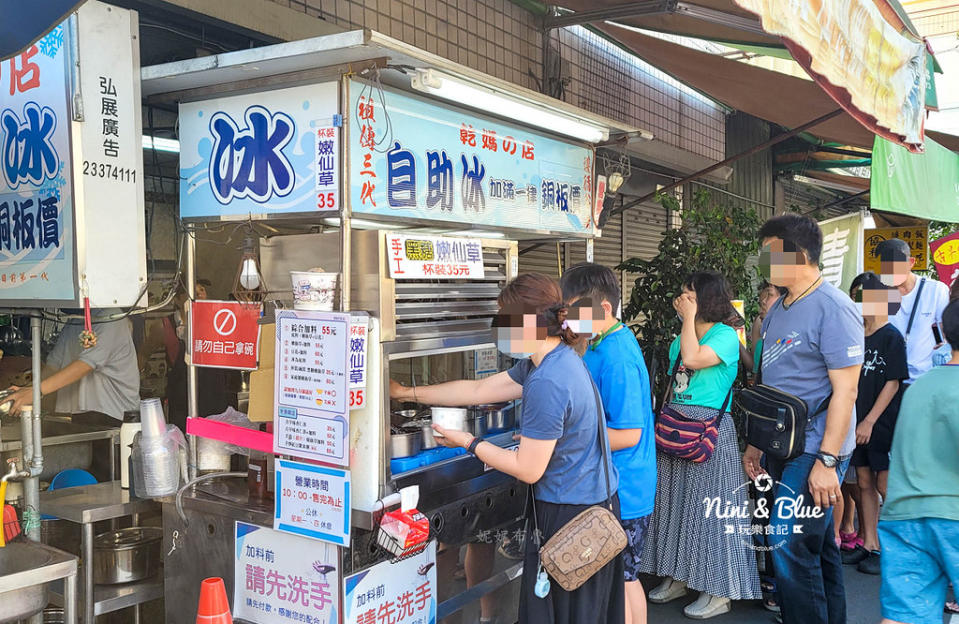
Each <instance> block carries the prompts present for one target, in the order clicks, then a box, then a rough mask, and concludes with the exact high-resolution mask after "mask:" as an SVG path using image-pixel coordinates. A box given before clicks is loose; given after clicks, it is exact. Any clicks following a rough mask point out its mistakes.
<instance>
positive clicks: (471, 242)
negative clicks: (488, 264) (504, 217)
mask: <svg viewBox="0 0 959 624" xmlns="http://www.w3.org/2000/svg"><path fill="white" fill-rule="evenodd" d="M386 253H387V260H388V262H389V267H390V277H392V278H393V279H437V278H440V279H443V278H445V279H483V277H484V271H483V245H482V243H480V241H478V240H476V239H471V238H441V237H436V236H407V235H405V234H393V233H389V234H387V235H386Z"/></svg>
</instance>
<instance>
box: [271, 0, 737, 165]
mask: <svg viewBox="0 0 959 624" xmlns="http://www.w3.org/2000/svg"><path fill="white" fill-rule="evenodd" d="M272 1H274V2H277V3H279V4H282V5H284V6H288V7H290V8H293V9H299V10H302V11H304V12H306V13H308V14H310V15H313V16H319V17H322V18H323V19H326V20H329V21H331V22H333V23H335V24H337V25H338V26H342V27H344V28H358V27H365V28H370V29H373V30H377V31H379V32H381V33H383V34H385V35H388V36H390V37H394V38H396V39H400V40H402V41H405V42H406V43H410V44H412V45H415V46H417V47H419V48H422V49H425V50H427V51H428V52H432V53H434V54H438V55H440V56H443V57H445V58H448V59H450V60H453V61H456V62H458V63H461V64H463V65H467V66H469V67H472V68H474V69H477V70H479V71H482V72H485V73H488V74H491V75H493V76H496V77H498V78H502V79H504V80H509V81H510V82H513V83H515V84H519V85H522V86H524V87H527V88H530V89H537V90H538V84H537V80H536V79H538V78H539V76H540V75H541V64H542V47H543V46H542V34H541V30H540V28H539V26H538V19H537V18H536V17H534V16H533V15H532V14H531V13H529V12H528V11H526V10H525V9H523V8H521V7H519V6H517V5H516V4H514V3H512V2H510V1H509V0H365V1H363V0H272ZM551 44H552V46H553V47H554V48H555V49H557V50H559V52H560V55H561V58H562V59H563V65H562V67H563V69H562V71H563V75H566V76H569V78H570V79H571V81H570V83H569V85H568V86H567V88H566V96H565V99H566V101H568V102H570V103H572V104H575V105H577V106H580V107H582V108H584V109H586V110H589V111H592V112H594V113H598V114H602V115H606V116H608V117H611V118H614V119H617V120H621V121H625V122H628V123H631V124H632V125H635V126H638V127H641V128H645V129H647V130H649V131H651V132H652V133H653V134H655V135H656V136H657V138H660V139H662V140H663V141H665V142H667V143H669V144H671V145H675V146H677V147H681V148H683V149H686V150H689V151H691V152H695V153H697V154H700V155H702V156H706V157H708V158H713V159H717V160H720V159H722V158H723V157H724V156H725V153H724V149H725V118H724V113H723V111H722V109H721V108H720V107H718V106H717V105H716V104H713V103H711V102H709V101H708V100H706V99H705V98H703V97H702V96H700V95H699V94H697V93H695V92H693V91H691V90H689V89H687V88H686V87H684V86H682V85H680V84H679V83H678V82H676V81H674V80H673V79H671V78H669V77H668V76H666V75H665V74H663V73H662V72H660V71H659V70H657V69H655V68H653V67H651V66H650V65H648V64H646V63H644V62H643V61H641V60H639V59H638V58H636V57H633V56H631V55H629V54H626V53H625V52H623V51H622V50H621V49H620V48H618V47H617V46H615V45H613V44H611V43H609V42H607V41H605V40H603V39H601V38H600V37H598V36H596V35H594V34H592V33H591V32H590V31H588V30H586V29H585V28H581V27H572V28H566V29H563V30H561V31H554V34H553V36H552V41H551ZM534 76H535V77H536V79H534Z"/></svg>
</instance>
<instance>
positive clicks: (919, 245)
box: [863, 225, 929, 275]
mask: <svg viewBox="0 0 959 624" xmlns="http://www.w3.org/2000/svg"><path fill="white" fill-rule="evenodd" d="M864 236H865V240H866V244H865V247H864V249H863V270H865V271H872V272H873V273H875V274H877V275H878V274H879V256H877V255H876V247H877V246H878V245H879V243H881V242H883V241H886V240H889V239H892V238H899V239H901V240H904V241H906V243H907V244H908V245H909V251H910V253H912V257H913V258H915V259H916V266H915V267H914V270H915V271H925V270H926V269H927V268H928V267H929V265H928V253H927V250H928V249H929V226H928V225H911V226H909V227H901V228H876V229H874V230H866V231H865V234H864Z"/></svg>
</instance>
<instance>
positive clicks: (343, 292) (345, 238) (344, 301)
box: [340, 76, 353, 312]
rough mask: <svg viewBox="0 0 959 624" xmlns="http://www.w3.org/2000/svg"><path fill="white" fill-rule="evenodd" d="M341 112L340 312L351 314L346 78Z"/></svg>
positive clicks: (348, 97)
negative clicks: (342, 113)
mask: <svg viewBox="0 0 959 624" xmlns="http://www.w3.org/2000/svg"><path fill="white" fill-rule="evenodd" d="M340 110H341V111H343V112H344V115H343V128H342V129H341V131H340V154H341V156H340V162H341V163H342V166H341V167H340V170H341V171H342V173H341V174H340V175H341V176H342V177H341V179H340V189H341V190H340V197H341V199H340V251H341V252H342V253H341V256H342V262H341V265H340V266H341V275H340V310H341V311H343V312H349V310H350V304H351V302H350V289H351V288H352V282H353V280H352V279H351V278H352V271H353V263H352V261H351V260H352V259H351V257H350V256H351V254H352V249H353V247H352V242H353V238H352V227H351V225H350V218H351V217H352V215H353V210H352V206H351V205H350V191H349V189H350V184H349V180H350V159H349V157H348V154H347V150H348V149H349V145H350V119H351V116H352V115H353V111H352V110H350V79H349V78H348V77H346V76H343V78H342V79H341V80H340Z"/></svg>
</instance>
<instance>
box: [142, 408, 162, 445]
mask: <svg viewBox="0 0 959 624" xmlns="http://www.w3.org/2000/svg"><path fill="white" fill-rule="evenodd" d="M140 427H141V431H143V437H145V438H156V437H160V436H162V435H163V434H164V433H165V432H166V418H164V417H163V404H162V403H160V399H143V400H142V401H140Z"/></svg>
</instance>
